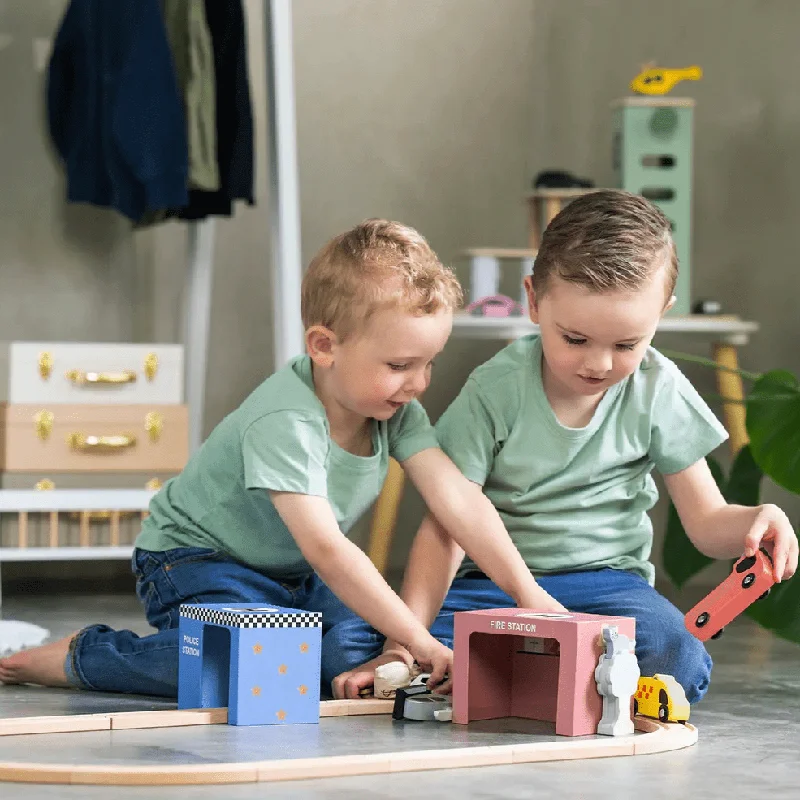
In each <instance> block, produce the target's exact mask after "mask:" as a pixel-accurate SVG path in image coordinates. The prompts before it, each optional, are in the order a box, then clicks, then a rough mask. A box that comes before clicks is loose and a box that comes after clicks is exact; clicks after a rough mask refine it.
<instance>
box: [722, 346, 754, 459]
mask: <svg viewBox="0 0 800 800" xmlns="http://www.w3.org/2000/svg"><path fill="white" fill-rule="evenodd" d="M714 361H716V362H717V364H718V365H719V366H720V367H721V369H718V370H717V387H718V389H719V393H720V394H721V395H722V397H724V398H725V399H724V400H723V402H722V415H723V420H724V422H725V428H726V429H727V431H728V435H729V436H730V439H729V442H728V444H729V446H730V449H731V455H733V456H736V454H737V453H738V452H739V450H741V449H742V448H743V447H744V446H745V445H746V444H747V443H748V442H749V441H750V437H749V436H748V435H747V424H746V421H745V406H744V384H743V383H742V376H741V375H739V373H738V372H732V371H731V370H735V369H738V368H739V359H738V353H737V350H736V345H733V344H727V343H726V342H715V343H714Z"/></svg>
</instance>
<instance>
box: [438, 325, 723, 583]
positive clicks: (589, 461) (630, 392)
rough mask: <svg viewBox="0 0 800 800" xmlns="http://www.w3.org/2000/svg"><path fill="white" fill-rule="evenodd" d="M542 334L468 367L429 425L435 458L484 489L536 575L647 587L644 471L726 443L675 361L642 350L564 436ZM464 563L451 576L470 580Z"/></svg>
mask: <svg viewBox="0 0 800 800" xmlns="http://www.w3.org/2000/svg"><path fill="white" fill-rule="evenodd" d="M541 364H542V346H541V339H540V337H539V336H538V335H531V336H526V337H523V338H522V339H519V340H518V341H516V342H514V343H513V344H511V345H509V346H508V347H506V348H504V349H503V350H502V351H500V352H499V353H498V354H497V355H496V356H494V357H493V358H492V359H490V360H489V361H487V362H486V363H485V364H482V365H481V366H480V367H478V368H477V369H475V370H474V371H473V373H472V374H471V375H470V377H469V379H468V380H467V382H466V384H465V385H464V388H463V389H462V390H461V392H460V394H459V395H458V396H457V397H456V399H455V400H454V401H453V402H452V404H451V405H450V407H449V408H448V409H447V410H446V411H445V413H444V414H443V415H442V417H441V418H440V419H439V421H438V422H437V424H436V434H437V436H438V439H439V444H440V446H441V448H442V449H443V450H444V451H445V452H446V453H447V454H448V455H449V456H450V458H451V459H452V460H453V461H454V462H455V463H456V465H457V466H458V467H459V468H460V469H461V471H462V472H463V473H464V474H465V475H466V476H467V478H469V479H470V480H472V481H474V482H475V483H477V484H479V485H481V486H483V490H484V493H485V494H486V496H487V497H488V498H489V499H490V500H491V501H492V503H493V504H494V505H495V507H496V508H497V510H498V511H499V513H500V516H501V517H502V519H503V522H504V523H505V525H506V528H507V529H508V532H509V534H510V535H511V538H512V540H513V541H514V544H515V545H516V546H517V548H518V549H519V551H520V553H521V554H522V556H523V558H524V559H525V563H526V564H527V565H528V567H529V568H530V570H531V571H532V572H533V574H534V575H543V574H547V573H554V572H569V571H578V570H588V569H597V568H600V567H612V568H616V569H625V570H632V571H634V572H637V573H638V574H640V575H642V576H643V577H644V578H645V579H646V580H647V581H648V582H649V583H651V584H652V583H653V581H654V575H655V571H654V568H653V565H652V564H651V563H650V562H649V561H648V558H649V556H650V551H651V547H652V538H653V529H652V525H651V522H650V518H649V516H648V514H647V511H648V509H650V508H652V506H653V505H654V504H655V501H656V499H657V497H658V495H657V490H656V487H655V483H654V481H653V478H652V475H651V471H652V469H653V467H655V468H656V469H658V470H659V471H660V472H661V473H662V474H670V473H674V472H679V471H680V470H682V469H685V468H686V467H689V466H691V465H692V464H694V463H695V462H696V461H698V460H699V459H701V458H703V457H704V456H706V455H707V454H708V453H709V452H711V451H712V450H713V449H714V448H716V447H717V446H719V445H720V444H721V443H722V442H724V441H725V439H726V438H727V433H726V431H725V429H724V428H723V426H722V425H721V424H720V423H719V421H718V420H717V419H716V418H715V417H714V415H713V413H712V412H711V410H710V409H709V408H708V406H707V405H706V403H705V402H704V401H703V399H702V398H701V397H700V396H699V395H698V393H697V392H696V391H695V389H694V388H693V387H692V385H691V384H690V383H689V381H688V380H687V379H686V378H685V377H684V375H683V374H682V373H681V372H680V370H679V369H678V368H677V367H676V366H675V364H674V363H673V362H671V361H670V360H669V359H667V358H665V357H664V356H662V355H661V354H660V353H658V352H657V351H656V350H654V349H653V348H649V349H648V350H647V353H646V355H645V357H644V359H643V361H642V363H641V365H640V367H639V368H638V369H637V370H636V371H635V372H634V373H633V374H632V375H630V376H628V377H627V378H626V379H625V380H623V381H620V382H619V383H618V384H616V385H615V386H612V387H611V388H610V389H608V391H607V392H606V393H605V395H604V396H603V398H602V400H601V401H600V403H599V405H598V407H597V410H596V411H595V413H594V416H593V417H592V419H591V421H590V422H589V424H588V425H587V426H586V427H584V428H567V427H565V426H564V425H562V424H561V423H560V422H559V421H558V418H557V417H556V415H555V413H554V412H553V409H552V408H551V406H550V403H549V402H548V400H547V397H546V396H545V393H544V388H543V385H542V369H541ZM475 569H477V567H476V566H475V564H474V563H473V562H472V561H470V560H469V559H468V558H466V559H465V560H464V562H463V564H462V566H461V569H460V571H459V575H463V574H464V573H465V572H467V571H469V570H475Z"/></svg>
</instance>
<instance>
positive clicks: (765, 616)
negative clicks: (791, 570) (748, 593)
mask: <svg viewBox="0 0 800 800" xmlns="http://www.w3.org/2000/svg"><path fill="white" fill-rule="evenodd" d="M798 608H800V581H799V580H797V578H790V579H789V580H788V581H783V582H782V583H779V584H777V585H776V586H773V587H772V590H771V591H770V593H769V597H765V598H764V599H763V600H757V601H756V602H755V603H753V604H752V605H750V606H748V607H747V609H746V610H745V612H744V613H745V615H746V616H748V617H750V619H752V620H755V622H757V623H758V624H759V625H761V626H762V627H764V628H767V630H770V631H772V632H773V633H774V634H775V635H776V636H780V637H781V638H782V639H788V640H789V641H790V642H795V643H797V644H800V614H798V613H797V609H798Z"/></svg>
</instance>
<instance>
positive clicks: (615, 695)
mask: <svg viewBox="0 0 800 800" xmlns="http://www.w3.org/2000/svg"><path fill="white" fill-rule="evenodd" d="M603 644H604V652H603V654H602V655H601V656H600V660H599V661H598V662H597V667H595V670H594V679H595V681H596V682H597V691H598V692H600V694H601V695H602V696H603V716H602V718H601V719H600V723H599V724H598V726H597V732H598V733H600V734H604V735H606V736H624V735H626V734H631V733H633V720H632V719H631V713H630V707H631V697H632V696H633V695H634V694H635V692H636V689H637V686H638V683H639V675H640V674H641V673H640V671H639V662H638V661H637V660H636V655H635V652H634V647H635V646H636V641H635V640H634V639H630V638H629V637H627V636H625V635H624V634H621V633H618V632H617V627H616V626H615V625H608V626H606V627H605V628H603Z"/></svg>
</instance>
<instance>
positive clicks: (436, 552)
mask: <svg viewBox="0 0 800 800" xmlns="http://www.w3.org/2000/svg"><path fill="white" fill-rule="evenodd" d="M463 558H464V551H463V550H462V549H461V548H460V547H459V546H458V545H457V544H456V542H455V541H454V540H453V539H451V538H450V537H449V536H448V535H447V532H446V531H445V530H444V528H442V526H441V525H439V524H438V523H437V522H436V520H435V519H434V518H433V517H432V516H431V515H430V514H428V515H427V516H426V517H425V519H424V520H423V521H422V524H421V525H420V527H419V530H418V531H417V535H416V536H415V537H414V541H413V543H412V545H411V552H410V554H409V557H408V562H407V564H406V569H405V575H404V577H403V587H402V589H401V592H400V596H401V597H402V598H403V600H404V601H405V603H406V605H407V606H408V607H409V608H410V609H411V611H412V612H413V613H414V616H416V618H417V619H418V620H419V621H420V622H421V623H422V625H423V626H424V627H425V628H430V626H431V623H432V622H433V620H434V619H435V618H436V614H437V613H438V611H439V609H440V608H441V605H442V602H443V601H444V597H445V595H446V594H447V590H448V589H449V588H450V584H451V582H452V580H453V576H454V575H455V574H456V571H457V570H458V567H459V565H460V564H461V561H462V559H463ZM390 661H404V662H405V663H406V665H407V666H408V667H409V668H411V666H412V665H413V663H414V658H413V656H411V654H410V653H409V652H408V651H407V650H406V649H405V648H404V647H403V646H402V645H401V644H399V643H398V642H396V641H393V640H392V639H391V638H387V639H386V643H385V644H384V647H383V652H382V653H381V655H379V656H378V657H377V658H373V659H371V660H370V661H367V663H366V664H361V665H360V666H358V667H356V668H355V669H352V670H349V671H348V672H344V673H342V674H341V675H339V676H337V677H336V679H335V680H334V681H333V693H334V696H335V697H350V698H354V697H359V693H360V692H361V690H362V689H364V688H366V687H368V686H372V684H373V681H374V679H375V669H376V668H377V667H379V666H381V665H382V664H386V663H388V662H390Z"/></svg>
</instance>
